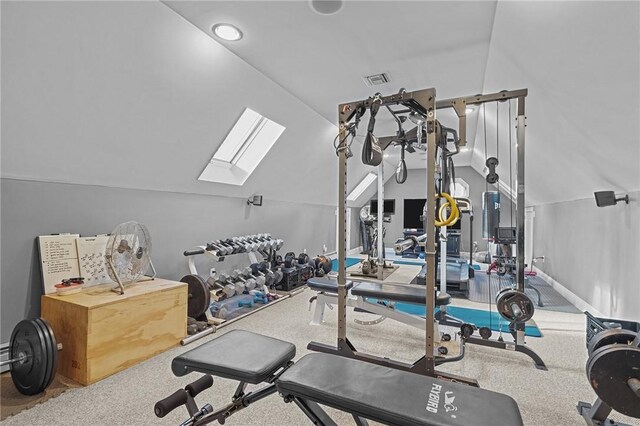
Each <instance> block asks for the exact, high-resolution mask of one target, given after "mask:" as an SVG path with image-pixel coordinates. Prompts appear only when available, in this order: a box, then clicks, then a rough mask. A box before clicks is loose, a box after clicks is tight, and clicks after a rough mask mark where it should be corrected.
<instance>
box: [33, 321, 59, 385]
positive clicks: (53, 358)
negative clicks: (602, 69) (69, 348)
mask: <svg viewBox="0 0 640 426" xmlns="http://www.w3.org/2000/svg"><path fill="white" fill-rule="evenodd" d="M38 321H40V322H41V323H42V324H43V325H44V328H45V330H46V332H45V335H46V334H47V333H48V338H49V340H50V342H51V348H52V349H53V352H52V355H51V361H52V362H51V364H52V367H51V378H50V379H49V381H48V382H47V384H46V385H45V387H49V385H50V384H51V382H52V381H53V379H54V378H55V377H56V371H57V369H58V341H57V340H56V335H55V334H54V333H53V329H52V328H51V325H50V324H49V323H48V322H47V320H45V319H44V318H38Z"/></svg>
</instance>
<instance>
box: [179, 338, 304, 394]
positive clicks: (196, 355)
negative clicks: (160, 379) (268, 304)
mask: <svg viewBox="0 0 640 426" xmlns="http://www.w3.org/2000/svg"><path fill="white" fill-rule="evenodd" d="M295 355H296V347H295V346H294V345H292V344H291V343H289V342H285V341H283V340H278V339H274V338H272V337H267V336H262V335H260V334H256V333H251V332H250V331H244V330H232V331H230V332H228V333H226V334H224V335H222V336H220V337H218V338H216V339H213V340H211V341H210V342H207V343H205V344H204V345H202V346H199V347H197V348H195V349H192V350H190V351H188V352H185V353H183V354H182V355H180V356H177V357H175V358H174V359H173V361H172V362H171V370H172V371H173V374H175V375H176V376H184V375H185V374H188V373H191V372H199V373H206V374H211V375H214V376H219V377H225V378H227V379H232V380H238V381H241V382H246V383H251V384H258V383H262V382H264V381H267V380H268V379H269V378H270V377H271V376H272V375H273V373H275V372H276V371H277V370H278V369H279V368H280V367H283V366H285V365H286V364H287V362H289V361H291V360H292V359H293V357H294V356H295Z"/></svg>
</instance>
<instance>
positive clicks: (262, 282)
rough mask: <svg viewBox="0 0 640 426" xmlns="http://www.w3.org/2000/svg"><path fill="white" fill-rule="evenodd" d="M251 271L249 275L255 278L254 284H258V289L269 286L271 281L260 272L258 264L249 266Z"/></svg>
mask: <svg viewBox="0 0 640 426" xmlns="http://www.w3.org/2000/svg"><path fill="white" fill-rule="evenodd" d="M249 269H250V270H251V275H253V276H254V277H256V282H257V283H258V287H259V288H265V286H269V285H270V284H269V283H270V282H271V281H272V279H271V277H269V276H268V275H267V274H266V273H264V272H263V271H262V270H261V267H260V264H259V263H253V264H251V266H249Z"/></svg>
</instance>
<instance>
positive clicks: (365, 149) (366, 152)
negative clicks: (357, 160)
mask: <svg viewBox="0 0 640 426" xmlns="http://www.w3.org/2000/svg"><path fill="white" fill-rule="evenodd" d="M378 99H379V98H378ZM380 103H381V102H380V101H374V102H373V103H372V104H371V108H370V109H369V114H370V116H369V126H368V127H367V136H366V137H365V139H364V145H363V146H362V162H363V163H364V164H366V165H369V166H378V165H380V163H382V148H380V144H379V143H378V138H376V137H375V136H374V134H373V129H374V128H375V126H376V114H377V113H378V110H379V109H380Z"/></svg>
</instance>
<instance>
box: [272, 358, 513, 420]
mask: <svg viewBox="0 0 640 426" xmlns="http://www.w3.org/2000/svg"><path fill="white" fill-rule="evenodd" d="M276 386H277V388H278V391H279V392H280V393H282V394H284V395H292V396H295V397H299V398H302V399H308V400H311V401H315V402H317V403H319V404H324V405H327V406H330V407H333V408H337V409H338V410H342V411H346V412H348V413H352V414H355V415H358V416H361V417H364V418H368V419H370V420H374V421H378V422H381V423H385V424H390V425H410V426H415V425H426V426H428V425H433V426H462V425H465V426H468V425H479V426H480V425H483V426H484V425H487V426H488V425H491V426H518V425H522V424H523V423H522V418H521V416H520V410H519V409H518V405H517V404H516V402H515V401H514V400H513V399H512V398H511V397H509V396H507V395H503V394H500V393H496V392H492V391H488V390H484V389H479V388H475V387H471V386H467V385H463V384H458V383H451V382H448V381H443V380H438V379H435V378H432V377H428V376H423V375H419V374H415V373H408V372H405V371H400V370H394V369H391V368H388V367H383V366H379V365H375V364H370V363H367V362H364V361H359V360H355V359H349V358H344V357H338V356H335V355H330V354H324V353H313V354H309V355H305V356H304V357H302V358H301V359H300V360H299V361H298V362H297V363H295V364H294V365H293V366H291V367H290V368H289V369H288V370H287V371H285V372H284V373H283V374H282V375H281V376H280V377H279V378H278V380H277V381H276Z"/></svg>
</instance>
